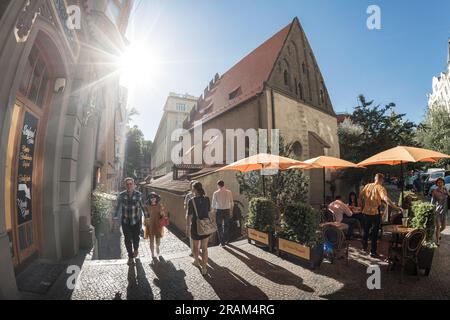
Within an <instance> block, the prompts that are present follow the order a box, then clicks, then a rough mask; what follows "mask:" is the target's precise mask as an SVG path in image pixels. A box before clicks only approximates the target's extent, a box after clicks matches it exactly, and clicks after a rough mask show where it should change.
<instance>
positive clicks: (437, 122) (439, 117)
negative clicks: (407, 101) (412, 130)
mask: <svg viewBox="0 0 450 320" xmlns="http://www.w3.org/2000/svg"><path fill="white" fill-rule="evenodd" d="M417 142H418V143H420V145H421V146H423V147H424V148H427V149H431V150H435V151H439V152H442V153H445V154H450V113H449V111H448V109H447V108H446V107H444V106H443V105H435V106H433V107H431V108H429V109H428V111H427V114H426V117H425V120H424V121H423V122H422V123H421V124H420V125H419V128H418V130H417ZM446 164H447V165H448V164H450V161H449V160H442V161H439V162H438V163H435V164H433V165H434V166H439V167H440V166H442V165H446Z"/></svg>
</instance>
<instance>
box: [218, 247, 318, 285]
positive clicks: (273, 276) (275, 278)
mask: <svg viewBox="0 0 450 320" xmlns="http://www.w3.org/2000/svg"><path fill="white" fill-rule="evenodd" d="M224 249H225V250H226V251H227V252H228V253H230V254H232V255H233V256H234V257H236V258H238V259H239V260H241V261H242V262H243V263H245V264H246V265H247V266H248V268H250V269H251V270H252V271H253V272H255V273H257V274H258V275H260V276H261V277H264V278H266V279H267V280H270V281H272V282H274V283H277V284H280V285H286V286H295V287H296V288H298V289H299V290H302V291H305V292H314V289H313V288H311V287H308V286H307V285H305V284H304V283H303V279H302V278H300V277H299V276H297V275H295V274H294V273H292V272H290V271H288V270H286V269H284V268H282V267H280V266H278V265H275V264H273V263H270V262H269V261H267V260H264V259H261V258H258V257H257V256H255V255H252V254H250V253H248V252H247V251H244V250H242V249H241V248H238V247H236V246H233V245H228V247H224Z"/></svg>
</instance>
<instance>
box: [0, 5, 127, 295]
mask: <svg viewBox="0 0 450 320" xmlns="http://www.w3.org/2000/svg"><path fill="white" fill-rule="evenodd" d="M70 6H75V7H71V8H72V9H73V8H78V13H79V22H80V25H79V26H78V27H76V23H75V24H74V25H72V27H70V25H71V24H70V23H68V21H69V20H71V19H72V18H74V19H76V18H77V16H76V15H75V16H72V15H71V16H70V17H69V14H72V11H71V10H68V8H69V7H70ZM131 7H132V1H128V0H124V1H118V0H98V1H97V0H96V1H92V0H82V1H79V0H72V1H71V0H31V1H29V0H14V1H8V0H6V1H2V2H1V6H0V73H1V78H2V81H1V82H0V180H1V181H2V183H0V256H1V257H2V258H1V259H0V299H9V298H17V297H18V291H17V284H16V280H15V279H16V278H15V274H16V272H18V271H19V270H20V269H21V267H23V266H24V265H26V264H27V263H28V262H29V261H30V260H32V259H36V258H40V259H44V260H46V261H55V262H56V261H60V260H63V259H67V258H71V257H73V256H74V255H76V254H77V253H78V251H79V249H80V248H89V247H91V246H92V244H93V242H94V238H93V237H94V230H93V228H92V226H91V208H90V205H91V204H90V194H91V191H92V189H93V187H94V185H95V182H96V179H97V178H98V175H99V171H100V177H101V176H103V175H106V176H108V174H110V173H111V171H107V170H109V168H108V169H107V170H105V166H106V167H107V166H111V167H114V155H115V150H114V140H115V137H114V133H113V132H114V125H111V124H114V123H115V122H114V116H115V115H116V113H117V112H116V111H117V110H118V109H120V108H121V107H120V106H119V104H120V103H119V100H120V97H119V95H118V92H119V91H120V90H119V85H118V83H119V81H118V80H119V79H118V75H117V72H116V71H117V69H118V67H117V65H116V62H115V59H114V58H113V57H115V56H118V55H120V52H121V51H123V48H124V46H125V41H124V32H125V29H126V24H127V20H128V17H129V14H130V10H131ZM75 13H77V11H75ZM71 22H73V21H71ZM74 26H75V27H74ZM111 120H112V121H111ZM110 121H111V122H110ZM111 145H112V146H111ZM110 149H111V150H110ZM111 161H112V162H111ZM110 162H111V163H110Z"/></svg>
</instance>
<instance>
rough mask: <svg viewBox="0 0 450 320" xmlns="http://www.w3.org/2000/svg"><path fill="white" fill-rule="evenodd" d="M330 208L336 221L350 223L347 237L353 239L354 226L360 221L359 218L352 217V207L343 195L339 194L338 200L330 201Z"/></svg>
mask: <svg viewBox="0 0 450 320" xmlns="http://www.w3.org/2000/svg"><path fill="white" fill-rule="evenodd" d="M328 210H330V211H331V212H332V213H333V216H334V219H335V221H336V222H341V223H345V224H347V225H348V232H347V238H349V239H351V238H352V237H353V228H354V227H355V225H356V224H357V223H358V220H357V219H355V218H352V216H353V212H352V210H350V207H349V206H348V205H346V204H345V203H344V202H343V201H342V198H341V196H337V197H336V200H335V201H334V202H332V203H330V205H329V206H328Z"/></svg>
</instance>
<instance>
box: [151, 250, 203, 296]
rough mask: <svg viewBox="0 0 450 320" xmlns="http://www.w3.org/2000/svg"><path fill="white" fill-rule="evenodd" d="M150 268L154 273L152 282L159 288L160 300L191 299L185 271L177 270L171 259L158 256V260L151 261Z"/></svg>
mask: <svg viewBox="0 0 450 320" xmlns="http://www.w3.org/2000/svg"><path fill="white" fill-rule="evenodd" d="M151 268H152V270H153V272H154V273H155V275H156V278H155V280H153V283H154V284H155V285H156V286H158V287H159V288H160V290H161V300H193V299H194V297H193V296H192V294H191V293H190V292H189V290H188V286H187V284H186V280H185V278H186V273H185V272H184V270H177V268H176V267H175V266H174V264H173V263H172V262H171V261H166V260H164V258H163V257H160V258H159V262H155V263H152V265H151Z"/></svg>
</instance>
